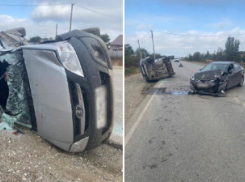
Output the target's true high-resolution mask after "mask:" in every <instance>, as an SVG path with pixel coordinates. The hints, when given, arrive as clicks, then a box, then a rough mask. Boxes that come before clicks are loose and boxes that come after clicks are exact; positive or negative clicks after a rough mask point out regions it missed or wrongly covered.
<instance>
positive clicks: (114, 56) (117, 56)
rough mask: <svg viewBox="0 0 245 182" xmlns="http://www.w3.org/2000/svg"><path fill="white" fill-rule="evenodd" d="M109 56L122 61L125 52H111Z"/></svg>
mask: <svg viewBox="0 0 245 182" xmlns="http://www.w3.org/2000/svg"><path fill="white" fill-rule="evenodd" d="M109 56H110V57H111V58H114V59H121V58H122V57H123V51H114V50H109Z"/></svg>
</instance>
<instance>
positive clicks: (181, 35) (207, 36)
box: [160, 31, 245, 37]
mask: <svg viewBox="0 0 245 182" xmlns="http://www.w3.org/2000/svg"><path fill="white" fill-rule="evenodd" d="M160 32H163V31H160ZM163 33H166V34H171V35H177V36H188V37H227V36H239V35H244V34H245V33H241V34H229V35H189V34H176V33H171V32H163Z"/></svg>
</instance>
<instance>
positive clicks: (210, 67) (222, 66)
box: [202, 63, 228, 71]
mask: <svg viewBox="0 0 245 182" xmlns="http://www.w3.org/2000/svg"><path fill="white" fill-rule="evenodd" d="M227 67H228V64H220V63H219V64H214V63H212V64H208V65H207V66H205V67H204V68H203V69H202V71H212V70H221V71H226V70H227Z"/></svg>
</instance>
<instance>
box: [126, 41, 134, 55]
mask: <svg viewBox="0 0 245 182" xmlns="http://www.w3.org/2000/svg"><path fill="white" fill-rule="evenodd" d="M124 49H125V57H129V56H131V55H132V54H134V50H133V48H132V46H131V45H130V44H125V45H124Z"/></svg>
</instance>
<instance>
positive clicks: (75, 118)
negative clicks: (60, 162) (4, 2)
mask: <svg viewBox="0 0 245 182" xmlns="http://www.w3.org/2000/svg"><path fill="white" fill-rule="evenodd" d="M17 30H19V31H20V30H22V31H21V32H25V30H24V29H23V28H21V29H17ZM14 33H15V34H16V35H19V32H16V31H15V32H14ZM4 35H5V34H4ZM24 35H25V34H24ZM4 38H5V37H4V36H3V37H2V38H1V39H0V45H1V46H0V68H1V69H0V77H1V75H7V77H6V79H0V81H1V84H2V85H5V86H4V87H1V88H0V93H2V94H0V98H1V99H0V101H1V102H0V106H1V107H2V108H3V111H4V113H3V114H2V115H1V116H0V119H1V122H2V123H3V122H5V123H8V124H9V123H11V125H13V124H16V123H17V124H19V125H23V126H25V127H28V128H30V129H31V130H32V131H34V132H35V133H37V134H38V135H40V136H42V137H43V138H44V139H45V140H47V141H49V142H51V143H52V144H54V145H56V146H57V147H59V148H61V149H63V150H65V151H69V152H82V151H84V150H90V149H93V148H95V147H98V146H99V145H101V144H102V143H104V142H105V141H107V140H108V138H109V137H110V135H111V133H112V129H113V110H114V107H113V72H112V64H111V60H110V57H109V54H108V51H107V47H106V45H105V43H104V42H103V41H102V39H100V38H99V37H98V36H95V35H93V34H91V33H88V32H85V31H81V30H72V31H70V32H67V33H64V34H61V35H57V36H56V38H55V40H53V41H48V42H43V43H40V44H37V45H28V44H26V45H23V46H20V47H19V48H17V49H16V48H15V47H13V46H12V49H11V46H8V45H10V43H11V42H9V41H8V40H7V39H6V38H5V39H4ZM11 40H12V39H11ZM21 44H22V43H21ZM6 47H8V49H7V48H6ZM5 62H7V63H5Z"/></svg>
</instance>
